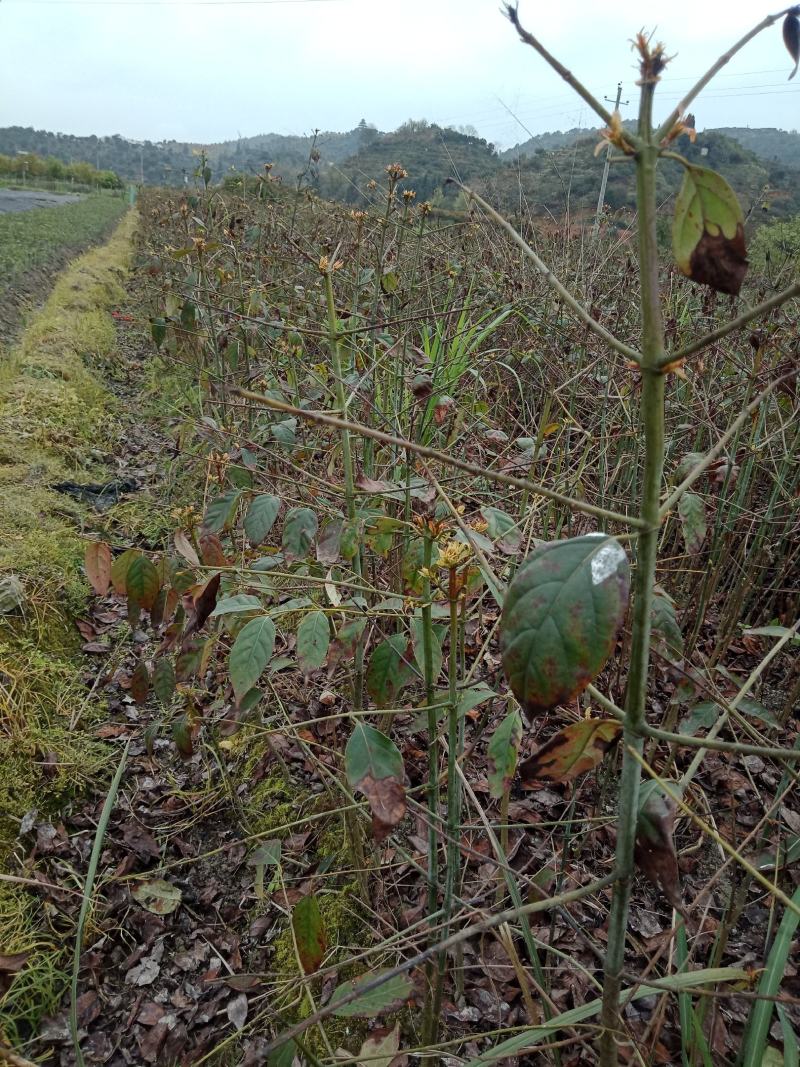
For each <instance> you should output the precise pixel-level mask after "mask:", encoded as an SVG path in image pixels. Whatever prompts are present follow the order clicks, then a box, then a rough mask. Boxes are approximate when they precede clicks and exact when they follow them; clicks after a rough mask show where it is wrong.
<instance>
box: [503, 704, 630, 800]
mask: <svg viewBox="0 0 800 1067" xmlns="http://www.w3.org/2000/svg"><path fill="white" fill-rule="evenodd" d="M621 732H622V726H621V725H620V723H618V722H617V721H616V719H582V720H581V721H580V722H574V723H571V724H570V725H569V726H565V727H564V729H563V730H559V731H558V733H556V734H553V736H552V737H551V738H550V740H549V741H546V742H545V743H544V744H543V745H542V746H541V748H538V749H537V750H536V752H534V753H533V755H532V756H529V757H528V759H526V760H524V762H523V763H521V764H520V768H519V773H520V777H521V778H522V784H523V785H525V786H528V785H534V784H538V783H539V782H570V781H572V779H573V778H577V776H578V775H579V774H584V773H585V772H586V771H591V770H592V769H593V768H594V767H596V766H597V765H598V764H599V763H600V762H601V761H602V759H603V757H604V756H605V754H606V752H608V750H609V749H610V748H612V747H613V746H614V745H615V744H616V743H617V740H618V739H619V735H620V733H621Z"/></svg>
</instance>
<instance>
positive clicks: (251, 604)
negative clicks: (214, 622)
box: [209, 593, 261, 619]
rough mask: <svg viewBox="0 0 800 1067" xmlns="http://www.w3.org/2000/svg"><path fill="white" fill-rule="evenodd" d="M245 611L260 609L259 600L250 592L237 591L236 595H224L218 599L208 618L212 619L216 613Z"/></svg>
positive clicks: (241, 612) (231, 613) (230, 613)
mask: <svg viewBox="0 0 800 1067" xmlns="http://www.w3.org/2000/svg"><path fill="white" fill-rule="evenodd" d="M246 611H261V601H260V600H259V599H258V597H257V596H253V594H252V593H237V594H236V596H226V597H223V598H222V600H220V601H218V602H217V606H216V607H215V608H214V610H213V611H212V612H211V614H210V615H209V618H211V619H213V618H214V617H215V616H218V615H236V614H244V612H246Z"/></svg>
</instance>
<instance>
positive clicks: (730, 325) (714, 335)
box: [660, 280, 800, 367]
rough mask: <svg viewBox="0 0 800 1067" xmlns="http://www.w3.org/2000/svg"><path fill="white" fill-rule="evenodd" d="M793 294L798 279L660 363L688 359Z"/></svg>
mask: <svg viewBox="0 0 800 1067" xmlns="http://www.w3.org/2000/svg"><path fill="white" fill-rule="evenodd" d="M795 296H800V280H798V281H796V282H792V284H791V285H790V286H789V287H788V289H784V290H783V291H782V292H780V293H776V294H775V296H771V297H770V298H769V300H765V301H764V302H763V303H761V304H756V306H755V307H752V308H748V309H747V311H743V312H742V314H741V315H738V316H737V317H736V318H735V319H731V321H730V322H726V323H725V325H724V326H720V327H719V328H718V329H716V330H712V331H711V332H710V333H707V334H704V335H703V336H702V337H698V338H697V340H696V341H692V343H691V344H689V345H686V347H685V348H681V349H680V351H678V352H671V353H669V354H668V355H666V356H664V358H663V359H662V360H661V364H660V365H661V366H662V367H664V366H667V365H668V364H669V363H674V362H675V361H676V360H679V359H688V358H689V356H693V355H695V353H697V352H702V350H703V349H704V348H708V346H709V345H713V344H714V342H715V341H720V340H721V339H722V338H723V337H727V336H728V334H729V333H734V332H735V331H736V330H740V329H741V328H742V326H746V325H747V323H748V322H752V320H753V319H757V318H759V316H761V315H765V314H766V313H767V312H768V311H773V310H774V309H775V308H778V307H780V306H781V305H782V304H785V303H786V301H787V300H791V299H792V298H793V297H795Z"/></svg>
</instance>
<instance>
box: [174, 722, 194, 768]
mask: <svg viewBox="0 0 800 1067" xmlns="http://www.w3.org/2000/svg"><path fill="white" fill-rule="evenodd" d="M172 740H173V741H174V742H175V747H176V748H177V750H178V752H179V753H180V754H181V756H182V757H183V758H184V759H191V757H192V754H193V752H194V744H193V741H192V727H191V724H190V722H189V719H188V716H186V715H179V716H178V718H177V719H175V721H174V722H173V724H172Z"/></svg>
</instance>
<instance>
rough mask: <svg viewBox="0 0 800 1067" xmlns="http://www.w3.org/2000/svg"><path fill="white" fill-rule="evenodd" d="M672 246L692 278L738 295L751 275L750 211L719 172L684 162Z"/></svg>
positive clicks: (718, 289) (682, 266)
mask: <svg viewBox="0 0 800 1067" xmlns="http://www.w3.org/2000/svg"><path fill="white" fill-rule="evenodd" d="M672 249H673V252H674V255H675V262H676V263H677V264H678V267H679V268H680V270H681V271H682V272H683V274H685V275H686V276H687V277H688V278H691V279H692V281H695V282H699V283H700V284H701V285H710V286H711V288H712V289H716V291H717V292H719V293H730V294H731V295H732V296H737V295H738V293H739V290H740V289H741V288H742V282H743V281H744V276H745V274H746V273H747V250H746V248H745V243H744V215H743V214H742V209H741V206H740V204H739V201H738V199H737V198H736V193H734V191H733V189H731V187H730V186H729V185H728V183H727V182H726V181H725V179H724V178H723V177H722V176H721V175H719V174H717V173H716V171H713V170H708V168H706V167H695V166H691V165H689V164H685V165H684V175H683V184H682V185H681V188H680V192H679V193H678V198H677V200H676V201H675V218H674V221H673V224H672Z"/></svg>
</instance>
